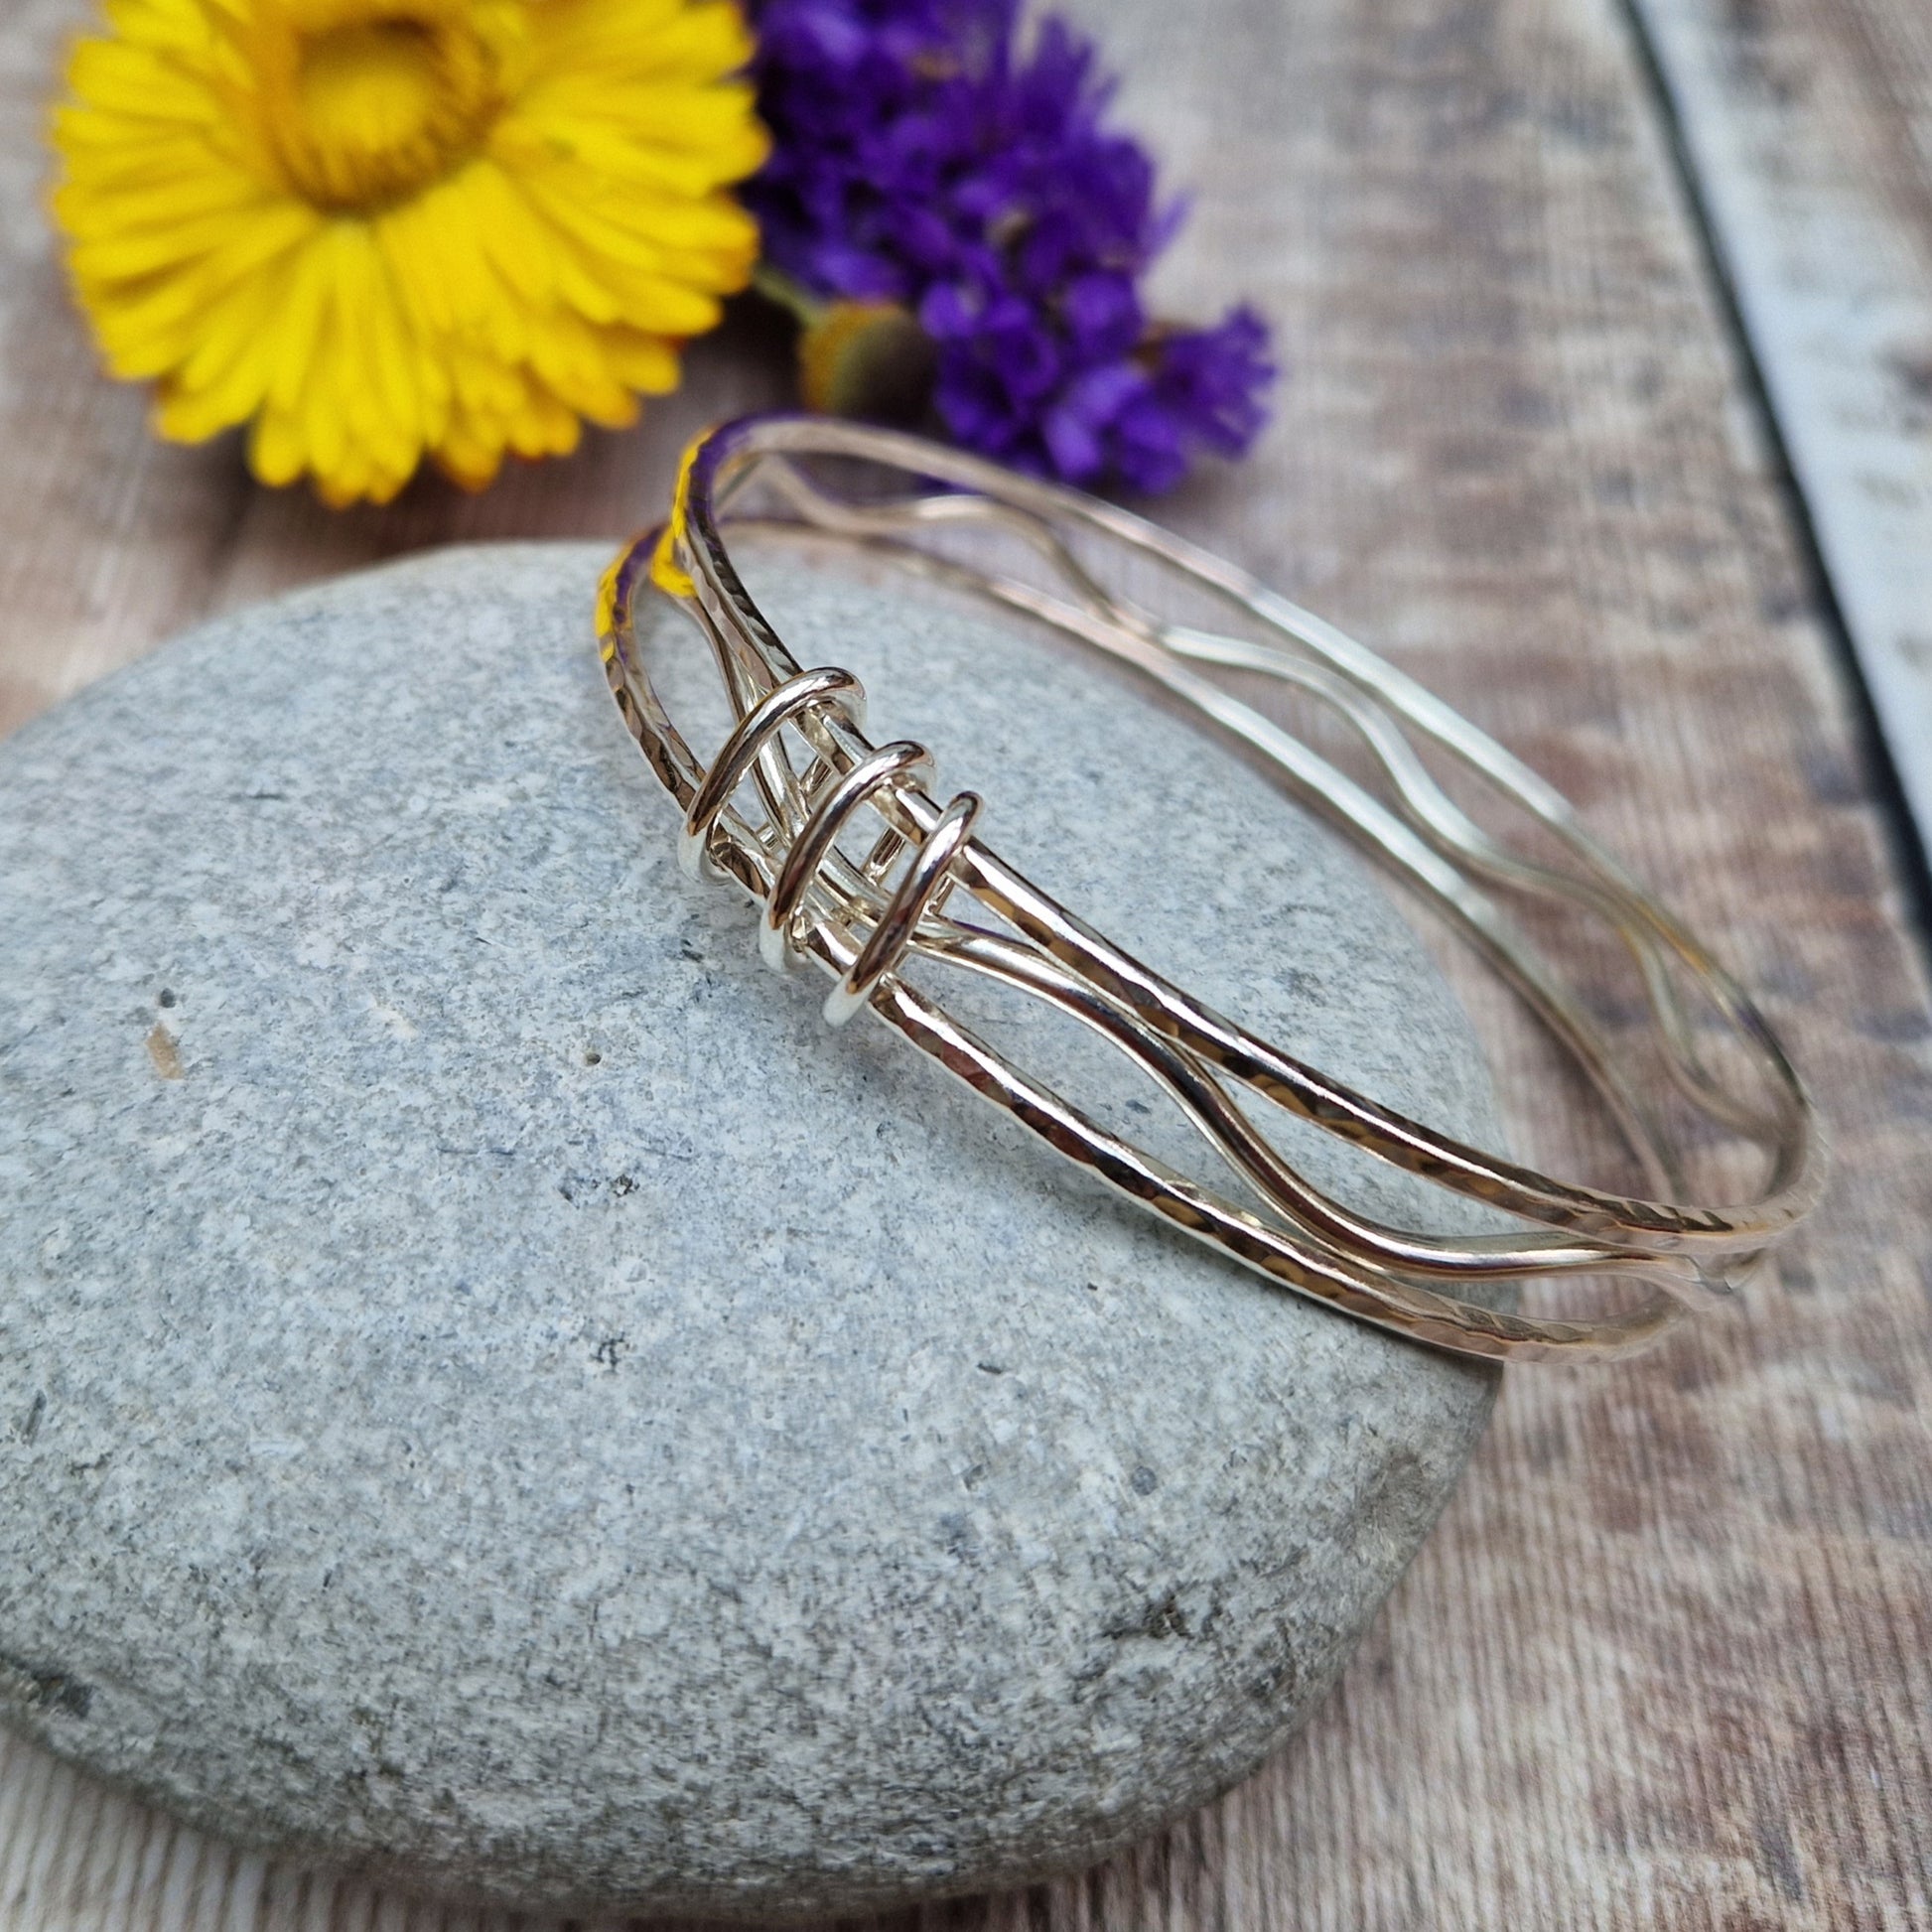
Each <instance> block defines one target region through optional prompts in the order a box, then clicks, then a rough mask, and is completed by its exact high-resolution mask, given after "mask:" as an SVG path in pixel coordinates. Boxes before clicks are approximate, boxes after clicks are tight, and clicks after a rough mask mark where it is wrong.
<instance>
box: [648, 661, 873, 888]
mask: <svg viewBox="0 0 1932 1932" xmlns="http://www.w3.org/2000/svg"><path fill="white" fill-rule="evenodd" d="M829 700H837V701H838V704H839V708H840V709H841V710H842V711H843V712H844V713H845V714H846V716H847V717H848V718H850V719H851V720H852V722H853V723H854V724H855V725H856V726H857V727H858V728H859V729H860V730H861V731H863V730H864V729H865V705H866V688H865V686H864V685H863V684H861V683H860V682H859V680H858V679H857V678H856V677H854V676H853V675H852V673H851V672H850V671H847V670H842V669H840V668H839V666H838V665H836V664H825V665H821V666H820V667H819V668H818V669H817V670H815V671H800V672H799V674H798V675H797V676H796V677H790V678H786V679H785V681H784V682H783V683H782V684H780V685H779V686H778V687H777V688H776V689H775V690H772V691H769V692H767V693H766V694H765V696H764V697H763V698H761V699H760V700H759V703H758V704H756V705H755V706H754V707H753V708H752V709H751V710H750V711H748V712H747V713H746V714H745V716H744V717H743V718H741V719H740V720H739V721H738V723H737V725H736V726H734V727H733V729H732V733H731V736H730V737H729V738H727V739H726V740H725V742H724V744H723V745H722V746H720V747H719V750H718V756H717V757H716V758H715V759H712V761H711V769H710V770H709V771H708V772H706V774H705V778H704V782H703V783H702V784H700V785H699V786H698V788H697V791H696V792H695V793H694V794H693V795H692V799H691V805H690V809H689V810H688V811H687V812H686V813H685V815H684V830H683V831H682V833H680V834H679V837H678V842H677V862H678V866H679V867H680V869H681V870H682V871H683V872H684V874H685V876H686V877H687V878H691V879H699V878H702V877H703V876H704V873H705V869H706V868H705V857H704V854H705V842H706V841H707V840H708V839H709V838H710V836H711V828H712V826H713V825H715V824H716V823H717V822H718V814H719V813H720V812H722V811H723V810H724V809H725V807H726V806H727V805H728V804H730V803H731V797H732V793H733V792H735V791H736V790H737V789H738V787H739V786H740V785H742V784H743V783H744V782H745V779H746V777H747V775H748V774H749V773H750V771H751V769H752V766H753V765H754V764H755V763H757V761H758V757H759V753H760V752H762V751H763V750H764V747H765V744H766V741H767V740H769V739H770V738H771V737H772V735H773V734H774V733H776V732H777V731H778V730H779V729H780V728H781V727H782V726H785V725H788V724H790V723H791V721H792V720H793V719H794V718H798V717H801V716H802V715H803V714H804V713H806V712H808V711H810V710H812V709H813V708H814V707H816V706H818V705H822V704H825V703H826V702H828V701H829Z"/></svg>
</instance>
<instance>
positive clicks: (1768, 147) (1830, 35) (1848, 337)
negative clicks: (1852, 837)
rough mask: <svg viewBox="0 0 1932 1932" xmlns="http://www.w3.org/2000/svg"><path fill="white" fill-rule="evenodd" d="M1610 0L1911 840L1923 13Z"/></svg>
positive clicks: (1920, 495) (1925, 382)
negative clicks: (1896, 779) (1773, 423)
mask: <svg viewBox="0 0 1932 1932" xmlns="http://www.w3.org/2000/svg"><path fill="white" fill-rule="evenodd" d="M1631 4H1632V5H1633V7H1634V8H1635V10H1636V12H1637V14H1638V15H1639V17H1640V19H1641V21H1642V23H1643V28H1644V31H1645V32H1646V34H1647V36H1648V39H1649V42H1650V45H1651V47H1652V49H1653V51H1654V53H1655V56H1656V61H1657V66H1658V69H1659V70H1660V71H1661V73H1662V74H1663V76H1664V81H1665V84H1666V86H1667V88H1668V90H1669V93H1670V96H1671V99H1672V101H1673V103H1674V105H1675V109H1676V113H1677V117H1678V120H1679V122H1680V124H1681V126H1682V129H1683V137H1684V145H1685V148H1686V150H1687V152H1688V154H1689V156H1690V158H1691V160H1692V163H1693V165H1694V166H1695V168H1696V170H1697V175H1698V193H1699V195H1700V198H1701V199H1702V201H1703V203H1704V205H1705V207H1706V208H1707V209H1708V211H1709V216H1710V221H1711V226H1712V229H1713V232H1714V234H1715V237H1716V241H1717V245H1718V248H1719V250H1720V252H1721V254H1722V256H1723V259H1724V264H1725V273H1726V275H1727V277H1728V279H1729V282H1730V285H1731V287H1732V289H1733V290H1734V292H1735V297H1736V302H1737V307H1738V310H1739V312H1740V314H1741V315H1742V317H1743V320H1744V325H1745V327H1746V329H1747V330H1748V332H1749V336H1750V344H1751V350H1752V353H1753V355H1754V357H1755V359H1756V362H1757V365H1758V367H1759V369H1760V370H1761V371H1762V373H1763V379H1764V383H1765V386H1766V387H1767V389H1768V390H1769V392H1770V396H1771V399H1772V403H1773V405H1774V407H1775V409H1776V412H1777V418H1778V424H1779V429H1780V433H1781V435H1782V437H1783V440H1784V444H1785V447H1786V448H1787V449H1788V450H1789V452H1790V458H1791V464H1792V468H1793V471H1794V472H1795V475H1796V479H1797V483H1798V485H1799V487H1800V489H1801V490H1802V491H1803V493H1804V498H1805V502H1806V505H1807V508H1808V510H1809V513H1810V517H1811V521H1812V524H1813V526H1814V528H1815V529H1816V531H1817V537H1818V543H1819V548H1820V550H1821V552H1822V553H1823V556H1824V559H1825V564H1826V567H1827V569H1828V570H1829V572H1830V574H1831V580H1832V588H1833V593H1834V595H1835V597H1836V599H1837V601H1838V604H1839V608H1840V609H1841V611H1842V612H1843V613H1844V617H1845V622H1846V626H1847V628H1848V629H1849V631H1850V633H1851V637H1852V642H1853V644H1854V647H1855V648H1856V649H1857V651H1858V654H1859V661H1860V664H1861V666H1862V668H1863V672H1864V676H1865V680H1866V682H1867V684H1868V685H1869V686H1870V689H1871V696H1872V701H1873V703H1874V705H1875V707H1876V709H1877V713H1878V719H1879V723H1880V725H1881V727H1882V729H1883V731H1884V734H1885V739H1886V742H1887V744H1888V745H1889V747H1890V750H1891V756H1892V759H1893V761H1894V763H1895V764H1896V765H1897V767H1898V772H1899V776H1900V779H1901V781H1902V782H1903V785H1904V788H1905V792H1906V795H1907V797H1908V798H1909V799H1910V801H1911V805H1912V810H1913V813H1914V815H1915V816H1916V818H1917V820H1918V826H1919V831H1920V834H1921V836H1922V837H1923V838H1924V840H1925V841H1926V843H1927V845H1928V846H1932V12H1928V11H1927V9H1926V8H1925V7H1924V6H1922V5H1913V4H1910V0H1631Z"/></svg>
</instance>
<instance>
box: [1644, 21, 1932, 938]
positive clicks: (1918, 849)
mask: <svg viewBox="0 0 1932 1932" xmlns="http://www.w3.org/2000/svg"><path fill="white" fill-rule="evenodd" d="M1615 6H1616V10H1617V12H1618V13H1619V14H1620V15H1621V16H1622V18H1623V21H1624V23H1625V26H1626V27H1627V29H1628V32H1629V35H1630V41H1631V47H1632V51H1633V53H1634V54H1635V57H1636V60H1637V63H1638V65H1639V67H1640V68H1641V69H1642V71H1643V74H1644V78H1645V81H1646V83H1647V85H1648V87H1649V91H1650V95H1651V99H1652V100H1653V102H1654V103H1655V107H1656V113H1657V118H1658V125H1659V128H1660V129H1661V131H1662V133H1663V136H1664V140H1665V143H1666V145H1667V147H1668V149H1669V152H1670V157H1671V166H1672V168H1673V170H1674V172H1675V173H1676V176H1677V180H1678V184H1679V187H1680V188H1681V190H1682V192H1683V199H1684V209H1685V215H1686V218H1687V220H1688V222H1689V225H1690V227H1691V229H1692V231H1693V232H1694V233H1695V235H1696V237H1697V245H1698V248H1699V251H1700V252H1701V254H1702V255H1703V257H1704V262H1705V266H1706V269H1707V272H1708V273H1709V275H1710V279H1711V286H1712V290H1713V292H1714V294H1715V296H1716V298H1717V304H1718V307H1719V309H1720V310H1721V312H1722V313H1723V316H1724V321H1725V331H1726V333H1727V334H1728V336H1729V338H1730V346H1731V352H1732V355H1733V358H1734V359H1735V362H1736V365H1737V372H1738V378H1739V388H1740V389H1741V391H1742V392H1743V394H1744V396H1745V397H1746V398H1747V400H1748V404H1749V407H1750V410H1751V413H1752V417H1753V420H1754V423H1755V426H1756V428H1757V431H1758V434H1759V435H1760V436H1761V437H1762V438H1763V440H1764V447H1765V450H1766V452H1767V455H1768V457H1769V467H1770V471H1771V474H1772V477H1773V478H1774V480H1775V483H1776V487H1777V489H1778V490H1779V492H1780V493H1781V495H1782V496H1783V498H1784V506H1785V510H1786V514H1787V519H1788V522H1789V524H1790V528H1791V531H1792V534H1793V537H1794V539H1795V547H1796V549H1797V551H1798V552H1799V556H1800V559H1801V562H1802V564H1803V568H1804V571H1805V574H1806V576H1807V577H1808V578H1809V580H1810V586H1811V591H1812V595H1813V598H1814V599H1815V601H1816V605H1817V614H1818V618H1819V625H1820V628H1821V629H1822V630H1823V632H1824V633H1825V635H1826V636H1827V637H1828V638H1829V639H1830V640H1831V646H1832V649H1833V651H1834V652H1835V653H1836V655H1837V658H1838V663H1839V667H1840V669H1841V670H1842V671H1843V672H1844V675H1845V681H1846V684H1847V685H1848V687H1849V695H1850V698H1851V711H1852V715H1853V719H1854V722H1855V727H1856V731H1857V734H1858V740H1859V749H1860V751H1861V752H1862V754H1863V759H1864V763H1865V767H1866V771H1867V774H1868V775H1869V777H1870V779H1871V783H1872V791H1873V795H1874V797H1875V799H1876V800H1877V803H1878V805H1879V822H1880V824H1881V825H1882V826H1883V827H1884V832H1885V838H1886V843H1887V845H1888V847H1889V856H1890V858H1891V860H1892V864H1893V870H1894V872H1895V874H1896V876H1897V880H1898V885H1899V891H1900V894H1901V896H1902V897H1903V898H1904V901H1905V910H1906V912H1907V915H1908V916H1907V918H1906V920H1905V921H1904V923H1905V925H1906V927H1907V929H1908V930H1909V931H1910V933H1911V935H1912V937H1913V939H1914V940H1915V941H1916V942H1917V944H1918V947H1919V950H1920V954H1921V958H1922V960H1923V962H1924V963H1925V964H1926V965H1927V966H1928V968H1932V847H1928V839H1929V838H1932V830H1928V829H1927V828H1922V827H1921V826H1920V824H1919V822H1918V817H1917V814H1916V813H1915V812H1914V811H1913V809H1912V802H1911V797H1910V795H1909V793H1908V792H1907V790H1906V787H1905V781H1904V778H1903V776H1902V775H1901V773H1900V771H1899V767H1898V761H1897V759H1895V758H1894V757H1893V756H1892V749H1891V742H1890V740H1889V739H1888V738H1887V737H1886V735H1885V728H1884V722H1883V720H1882V719H1881V717H1880V716H1879V712H1878V707H1877V704H1876V702H1875V700H1874V699H1873V696H1872V692H1871V687H1870V684H1869V683H1868V681H1867V679H1866V676H1865V671H1864V666H1863V662H1862V661H1861V659H1860V655H1859V651H1858V647H1857V645H1856V644H1855V642H1854V641H1853V635H1852V626H1851V624H1850V622H1849V621H1848V620H1847V616H1846V612H1845V607H1844V604H1843V602H1842V601H1841V599H1840V597H1839V591H1838V584H1837V581H1836V579H1835V578H1834V577H1833V575H1832V570H1831V566H1830V564H1829V563H1828V562H1827V561H1826V556H1825V549H1824V544H1823V541H1822V539H1821V536H1820V532H1819V528H1818V522H1817V518H1816V516H1815V514H1814V512H1813V509H1812V503H1811V497H1810V495H1809V494H1808V492H1807V491H1806V488H1805V484H1804V482H1803V479H1802V478H1801V476H1800V475H1799V472H1798V468H1797V465H1796V463H1795V461H1794V459H1793V456H1792V451H1791V447H1790V443H1789V440H1788V439H1787V437H1786V435H1785V431H1784V423H1783V420H1782V418H1781V417H1780V416H1779V414H1778V408H1777V404H1776V402H1775V400H1774V398H1773V396H1772V392H1771V387H1770V383H1769V380H1768V377H1767V374H1766V371H1765V368H1764V365H1763V363H1762V362H1761V360H1760V359H1759V357H1758V353H1757V345H1756V342H1755V340H1754V338H1753V337H1752V335H1751V331H1750V327H1749V324H1748V323H1747V322H1746V321H1745V317H1744V309H1743V302H1742V298H1741V294H1740V292H1739V290H1738V288H1737V284H1736V280H1735V278H1734V277H1733V275H1732V274H1731V270H1730V265H1729V259H1728V256H1727V255H1726V253H1725V247H1724V244H1723V242H1722V240H1721V238H1720V234H1719V229H1718V224H1717V215H1716V212H1715V210H1714V209H1713V207H1712V206H1711V202H1710V198H1709V197H1708V196H1707V195H1706V193H1705V186H1704V176H1703V172H1702V170H1701V169H1700V167H1699V165H1698V162H1697V158H1696V156H1695V154H1694V153H1693V152H1692V149H1691V144H1690V140H1689V138H1688V136H1687V134H1686V131H1685V127H1684V121H1683V116H1682V115H1681V113H1680V112H1679V110H1678V102H1677V94H1676V92H1675V90H1674V89H1673V88H1672V86H1671V83H1670V75H1669V73H1668V71H1667V70H1666V69H1665V66H1664V62H1663V59H1662V57H1661V55H1660V53H1659V50H1658V47H1657V43H1656V40H1655V38H1654V36H1653V35H1652V33H1651V29H1650V23H1649V21H1648V20H1647V19H1646V17H1645V15H1644V12H1643V8H1642V6H1641V4H1640V0H1615Z"/></svg>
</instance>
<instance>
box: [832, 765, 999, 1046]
mask: <svg viewBox="0 0 1932 1932" xmlns="http://www.w3.org/2000/svg"><path fill="white" fill-rule="evenodd" d="M981 809H982V801H981V799H980V798H979V796H978V795H977V794H976V793H974V792H970V791H962V792H961V793H960V794H959V796H958V797H957V798H955V799H954V800H953V801H952V803H951V804H950V805H948V806H947V807H946V809H945V810H944V811H943V812H941V813H940V815H939V822H938V824H937V825H935V826H934V827H933V828H932V831H931V833H930V835H929V836H928V837H927V839H926V841H925V843H924V844H923V845H921V846H920V847H919V849H918V851H917V852H916V853H914V855H913V858H912V863H911V865H910V866H908V867H907V868H906V873H905V877H904V878H903V879H902V880H901V881H900V882H899V888H898V891H897V892H896V893H895V894H894V895H893V897H892V901H891V903H889V904H888V905H887V907H886V909H885V911H884V912H882V913H881V914H880V916H879V923H878V924H877V925H876V926H874V927H873V929H872V933H871V935H870V937H868V939H867V940H866V943H865V944H864V945H863V946H862V947H860V949H859V956H858V958H857V959H855V960H854V961H853V962H852V965H851V967H850V968H849V969H848V970H847V972H846V974H845V976H844V978H842V979H841V980H840V981H839V983H838V985H836V986H835V987H833V989H832V990H831V992H829V993H828V994H826V996H825V1018H826V1020H827V1021H828V1022H830V1024H831V1025H832V1026H834V1027H843V1026H844V1025H845V1024H846V1022H847V1021H848V1020H850V1019H851V1018H852V1016H853V1015H854V1014H855V1013H857V1012H858V1011H859V1010H860V1008H861V1007H863V1006H865V1005H866V1004H867V1002H868V1001H870V1000H871V998H872V996H873V993H874V992H875V990H876V989H877V988H878V986H879V984H880V982H881V981H882V980H884V979H885V978H886V976H887V975H888V974H889V973H892V972H895V971H897V968H898V964H899V961H900V960H902V959H903V958H904V957H905V955H906V953H907V952H908V951H910V950H911V945H912V935H913V934H914V933H915V932H916V931H917V930H918V925H919V921H920V920H921V919H922V918H924V917H925V915H926V914H927V912H929V911H931V910H932V909H933V908H934V907H935V906H936V905H937V904H938V903H939V902H940V900H941V897H943V895H944V894H945V892H946V891H947V889H948V888H949V887H950V886H951V884H952V876H953V862H954V861H955V860H956V859H957V858H958V857H959V855H960V854H961V853H962V852H963V851H964V850H965V849H966V841H967V840H968V839H970V838H971V837H972V836H973V827H974V826H975V825H976V824H977V823H978V822H979V815H980V811H981Z"/></svg>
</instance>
